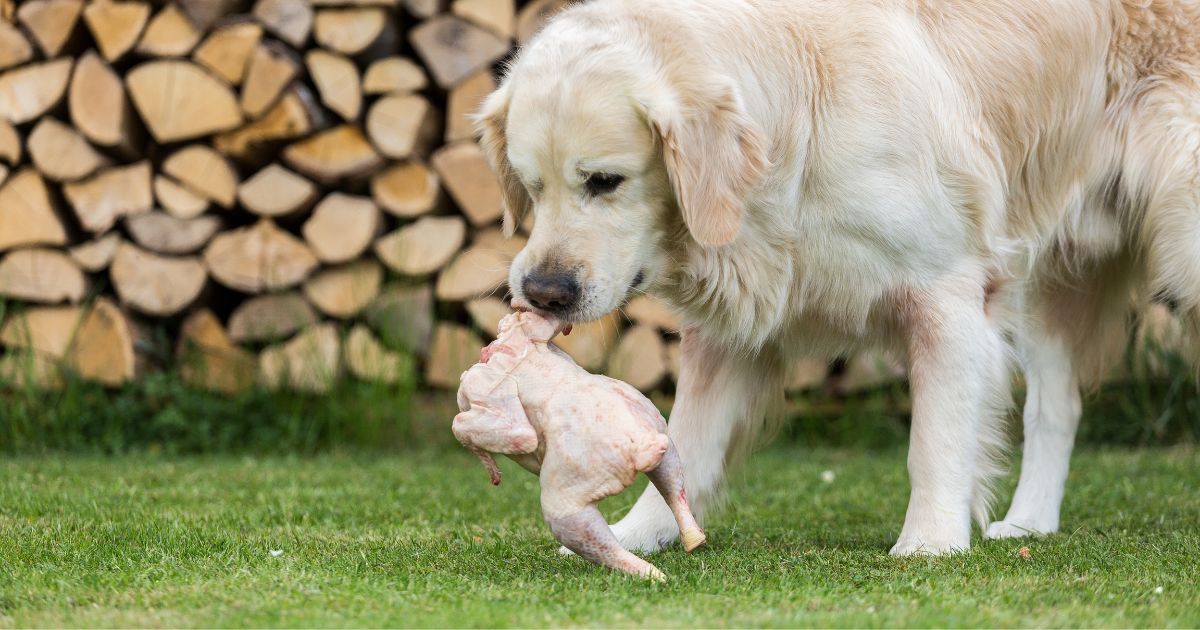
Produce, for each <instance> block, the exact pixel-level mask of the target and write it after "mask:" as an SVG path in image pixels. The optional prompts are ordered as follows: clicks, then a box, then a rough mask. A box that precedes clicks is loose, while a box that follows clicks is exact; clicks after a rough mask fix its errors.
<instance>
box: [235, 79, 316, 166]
mask: <svg viewBox="0 0 1200 630" xmlns="http://www.w3.org/2000/svg"><path fill="white" fill-rule="evenodd" d="M324 125H325V121H324V116H323V115H322V114H321V112H320V109H319V106H318V105H317V102H316V99H315V98H313V96H312V94H311V92H309V91H308V89H307V88H305V87H304V86H303V85H300V84H293V85H292V88H291V89H290V90H286V91H285V92H284V93H283V96H281V97H280V98H279V101H278V102H276V103H275V106H274V107H272V108H271V109H270V110H268V111H267V113H266V114H263V116H262V117H261V118H259V119H258V120H255V121H252V122H250V123H248V124H246V125H244V126H242V127H240V128H238V129H235V130H234V131H230V132H226V133H223V134H219V135H217V136H216V137H215V138H213V146H215V147H216V148H217V150H218V151H220V152H221V153H223V154H225V155H227V156H229V157H231V158H234V159H236V160H241V161H243V162H245V161H259V162H260V163H261V162H264V161H267V160H269V159H271V158H274V157H275V150H274V149H275V145H277V144H278V143H280V142H284V141H287V140H291V139H294V138H300V137H303V136H306V135H308V134H309V133H311V132H312V131H314V130H316V129H318V128H321V127H323V126H324Z"/></svg>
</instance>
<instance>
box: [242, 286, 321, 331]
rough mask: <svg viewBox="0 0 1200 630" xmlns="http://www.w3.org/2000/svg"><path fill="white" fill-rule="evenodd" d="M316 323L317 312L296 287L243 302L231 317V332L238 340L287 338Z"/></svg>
mask: <svg viewBox="0 0 1200 630" xmlns="http://www.w3.org/2000/svg"><path fill="white" fill-rule="evenodd" d="M315 323H317V312H316V311H315V310H313V307H312V305H311V304H309V303H308V301H306V300H305V299H304V297H303V296H301V295H300V294H299V293H298V292H296V291H290V292H287V293H272V294H270V295H260V296H258V297H253V298H250V299H249V300H246V301H245V302H242V304H241V305H240V306H238V307H237V309H235V310H234V311H233V315H231V316H230V318H229V336H230V337H231V338H232V339H233V340H234V341H236V342H239V343H248V342H260V341H275V340H278V339H286V338H288V337H290V336H292V334H293V333H295V332H296V331H298V330H300V329H302V328H306V327H308V326H311V325H313V324H315Z"/></svg>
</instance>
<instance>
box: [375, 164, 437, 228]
mask: <svg viewBox="0 0 1200 630" xmlns="http://www.w3.org/2000/svg"><path fill="white" fill-rule="evenodd" d="M371 198H372V199H374V200H375V203H376V204H378V205H379V207H381V208H383V209H384V210H386V211H387V212H388V213H389V214H392V215H394V216H397V217H401V218H405V219H411V218H414V217H419V216H421V215H423V214H426V213H428V212H430V211H432V210H433V209H434V208H436V207H437V206H438V203H439V201H440V200H441V183H440V180H439V179H438V176H437V174H436V173H434V172H433V171H431V170H429V167H427V166H425V164H424V163H423V162H420V161H418V160H409V161H407V162H401V163H399V164H393V165H392V166H390V167H388V168H387V169H385V170H383V171H380V172H379V173H376V174H375V176H374V177H372V178H371Z"/></svg>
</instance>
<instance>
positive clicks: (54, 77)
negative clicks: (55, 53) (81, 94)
mask: <svg viewBox="0 0 1200 630" xmlns="http://www.w3.org/2000/svg"><path fill="white" fill-rule="evenodd" d="M71 66H72V62H71V60H70V59H55V60H53V61H45V62H42V63H31V64H29V65H26V66H21V67H20V68H15V69H12V70H9V71H7V72H5V73H4V74H0V116H2V117H4V118H5V119H7V120H8V121H9V122H11V123H13V124H15V125H20V124H24V123H27V122H29V121H31V120H33V119H35V118H38V117H40V116H41V115H42V114H45V113H46V112H47V111H49V110H50V109H51V108H53V107H56V106H57V105H58V104H59V103H61V102H62V99H63V96H64V95H66V93H67V82H68V81H69V80H70V78H71Z"/></svg>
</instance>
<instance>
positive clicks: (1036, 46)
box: [479, 0, 1200, 555]
mask: <svg viewBox="0 0 1200 630" xmlns="http://www.w3.org/2000/svg"><path fill="white" fill-rule="evenodd" d="M1198 31H1200V3H1197V2H1195V0H962V1H961V2H953V3H933V2H928V1H927V0H910V1H907V2H896V1H889V0H860V1H856V2H837V3H832V2H824V1H819V0H656V1H655V2H640V1H637V0H594V1H593V2H590V3H587V4H584V5H582V6H579V7H575V8H572V9H568V10H567V11H565V12H563V13H562V14H561V15H560V16H559V17H557V18H555V19H554V20H553V21H552V22H551V23H550V24H549V25H548V26H547V27H546V28H545V29H544V31H543V32H542V33H541V34H539V35H538V36H537V37H535V38H534V40H533V41H532V42H531V43H530V44H529V45H528V46H527V47H526V48H525V49H524V50H523V51H522V52H521V54H520V55H519V57H518V58H517V59H516V60H515V62H514V63H513V65H512V67H511V68H510V71H509V73H508V76H507V77H506V79H505V81H504V83H503V84H502V86H501V88H500V89H499V90H498V91H497V92H496V93H495V94H493V95H492V96H491V97H489V99H488V100H487V102H486V103H485V105H484V107H483V110H482V112H481V114H480V117H479V121H480V122H479V126H480V131H481V133H482V136H483V146H484V148H485V150H486V151H487V152H488V154H489V159H490V160H491V161H492V163H493V166H495V168H496V170H497V172H498V174H499V175H500V177H501V183H502V185H503V189H504V192H505V202H506V217H505V223H506V226H507V227H508V228H509V229H512V227H513V226H515V225H516V224H517V223H518V222H519V220H520V219H521V215H522V214H523V213H525V212H529V211H532V212H533V213H534V217H535V221H534V227H533V231H532V234H531V236H530V239H529V244H528V246H527V247H526V248H525V249H524V250H523V251H522V252H521V254H520V255H518V256H517V258H516V259H515V261H514V262H513V265H512V268H511V272H510V276H509V279H510V286H511V287H512V289H513V292H514V294H515V295H517V297H522V293H521V292H522V289H521V284H522V280H523V278H524V277H525V276H526V274H528V273H529V272H530V271H531V270H533V269H535V268H555V269H558V270H560V271H561V270H568V271H569V272H570V273H572V274H574V276H575V277H576V279H577V280H578V282H579V284H580V286H581V287H582V300H581V302H580V304H579V307H578V308H577V309H576V311H574V312H573V313H571V314H569V317H570V318H572V319H576V320H589V319H594V318H597V317H600V316H602V315H604V314H605V313H607V312H609V311H611V310H613V309H615V308H617V307H619V306H620V305H621V304H622V303H623V302H624V301H625V300H626V299H627V298H628V297H629V295H630V294H631V293H634V292H636V291H639V290H642V289H643V288H645V289H646V290H650V291H653V292H656V293H658V294H660V295H662V296H663V297H665V298H666V299H668V300H670V301H671V302H673V303H674V304H675V305H676V306H677V307H679V308H680V309H681V311H682V312H683V313H684V316H685V319H686V322H687V329H686V330H685V332H684V340H683V350H682V356H681V365H682V373H681V377H680V383H679V387H678V397H677V400H678V402H677V405H676V408H675V409H674V411H673V413H672V416H671V422H670V427H669V432H670V435H671V438H672V440H673V441H674V442H675V444H676V445H677V446H678V448H679V451H680V454H681V456H682V457H683V460H684V463H685V466H686V468H687V489H688V493H689V495H690V496H691V498H692V503H693V506H694V507H695V508H696V509H697V511H698V512H699V513H700V514H701V516H702V515H703V514H704V513H705V512H706V511H709V510H708V508H709V507H711V505H712V504H713V503H714V502H715V501H716V499H717V497H718V496H719V491H720V487H721V483H722V480H723V477H724V470H725V467H726V466H727V464H728V463H730V461H731V460H732V459H734V458H735V457H736V456H737V454H738V453H740V452H742V451H744V450H746V449H747V448H748V447H749V446H751V445H752V444H753V442H754V436H755V433H756V430H757V428H758V427H759V426H760V425H761V424H762V418H763V416H764V413H765V410H766V408H767V407H768V405H769V403H770V402H771V399H772V397H773V396H775V395H776V394H777V393H778V391H779V387H778V385H779V383H780V382H781V380H782V378H783V373H784V372H785V365H786V363H787V361H788V360H792V359H795V358H798V357H802V356H810V357H826V358H827V357H831V356H834V355H836V354H839V353H844V352H847V351H852V350H856V349H860V348H864V347H868V346H883V347H886V348H888V349H891V350H894V351H896V352H898V353H901V354H903V355H904V356H906V357H907V359H908V362H909V365H910V370H911V382H912V388H913V398H914V417H913V431H912V441H911V446H910V452H909V462H908V464H909V466H908V467H909V475H910V479H911V482H912V495H911V497H910V502H909V507H908V511H907V514H906V516H905V520H904V526H903V528H902V529H901V531H900V536H899V540H898V542H897V543H896V545H895V547H894V548H893V549H892V551H893V553H895V554H901V555H908V554H913V553H946V552H951V551H954V550H960V549H965V548H967V547H968V546H969V544H970V522H971V518H972V515H973V516H974V518H975V520H976V521H977V522H979V523H981V524H986V518H987V507H988V499H989V496H990V495H989V492H988V484H989V481H990V479H992V478H993V477H994V476H995V475H996V474H997V473H998V472H999V471H1000V467H999V466H998V465H997V462H996V459H997V455H998V453H999V452H1000V450H1001V448H1000V447H1001V446H1002V440H1001V439H1000V435H1001V433H1002V431H1001V429H1002V426H1001V418H1002V417H1003V415H1004V413H1005V411H1006V409H1007V408H1008V406H1009V404H1010V401H1009V381H1010V372H1009V363H1010V362H1009V356H1010V355H1012V354H1013V353H1014V350H1013V349H1012V348H1011V347H1010V344H1009V339H1011V338H1012V335H1013V334H1014V331H1016V332H1017V333H1019V337H1020V339H1021V341H1022V343H1021V344H1020V347H1019V348H1018V349H1017V350H1019V356H1020V358H1021V360H1022V364H1023V366H1024V367H1025V369H1026V371H1027V373H1028V375H1029V382H1030V388H1029V399H1028V400H1027V401H1026V419H1025V426H1026V460H1025V461H1026V463H1025V468H1024V470H1023V471H1022V475H1021V482H1020V487H1019V489H1018V491H1017V496H1016V499H1015V500H1014V503H1013V508H1012V510H1010V512H1009V514H1008V516H1007V518H1006V519H1005V520H1004V521H1002V522H1000V523H997V524H994V525H992V526H991V527H990V528H989V529H988V534H989V535H992V536H1009V535H1014V534H1019V533H1024V532H1031V533H1041V532H1051V531H1054V530H1055V529H1056V528H1057V526H1058V509H1059V504H1060V503H1061V499H1062V492H1063V485H1064V482H1065V478H1066V471H1067V464H1068V460H1069V456H1070V451H1071V442H1072V438H1073V434H1074V428H1075V425H1076V423H1077V421H1078V415H1079V410H1078V409H1079V403H1078V391H1077V390H1078V382H1080V381H1082V380H1085V379H1086V378H1088V377H1089V376H1090V375H1093V374H1095V373H1097V372H1098V371H1099V369H1100V366H1102V365H1103V364H1104V359H1105V358H1106V357H1109V356H1111V353H1112V351H1113V348H1114V347H1115V346H1116V344H1117V340H1119V339H1121V338H1122V335H1121V333H1120V330H1121V326H1122V325H1123V317H1124V314H1125V313H1126V312H1127V310H1128V307H1129V296H1130V294H1131V293H1135V292H1136V293H1137V294H1138V295H1140V296H1142V298H1143V299H1144V298H1145V297H1148V296H1150V295H1153V294H1155V293H1157V292H1161V291H1166V292H1169V293H1170V295H1171V296H1172V297H1173V298H1174V299H1175V300H1176V301H1177V302H1179V303H1180V304H1182V305H1183V307H1184V308H1185V309H1187V311H1186V314H1187V315H1188V316H1189V317H1191V319H1192V321H1193V322H1200V317H1197V316H1196V313H1197V312H1200V310H1198V309H1200V280H1196V279H1197V278H1200V254H1198V253H1197V252H1200V159H1198V155H1197V151H1198V150H1200V87H1198V86H1200V51H1198V48H1200V44H1198V43H1197V40H1196V37H1195V33H1196V32H1198ZM594 172H604V173H616V174H620V175H622V176H624V177H625V182H624V183H623V184H622V185H621V187H620V188H619V189H618V190H617V191H615V192H613V193H611V194H608V195H604V196H600V197H595V196H591V195H589V194H587V193H586V187H585V184H584V182H585V181H586V179H587V177H588V175H589V174H590V173H594ZM639 272H640V273H641V274H642V275H643V276H644V277H645V278H646V280H647V281H646V285H645V287H635V286H633V284H634V280H635V278H637V277H638V274H639ZM613 530H614V532H616V534H617V536H618V538H619V539H620V540H621V541H622V543H623V544H624V545H625V546H626V547H628V548H630V549H640V550H647V551H650V550H656V549H659V548H661V547H662V546H663V545H665V544H667V543H669V542H670V541H671V540H672V539H673V537H674V535H675V527H674V522H673V519H672V518H671V513H670V511H669V510H667V509H666V507H665V505H663V503H662V500H661V499H660V498H658V497H657V494H656V493H653V492H649V493H647V494H646V495H644V496H642V497H641V499H640V500H639V501H638V503H637V505H636V506H635V507H634V508H633V510H632V511H631V512H630V513H629V515H628V516H626V518H625V519H623V520H622V521H621V522H620V523H618V524H617V525H615V526H614V527H613Z"/></svg>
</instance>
